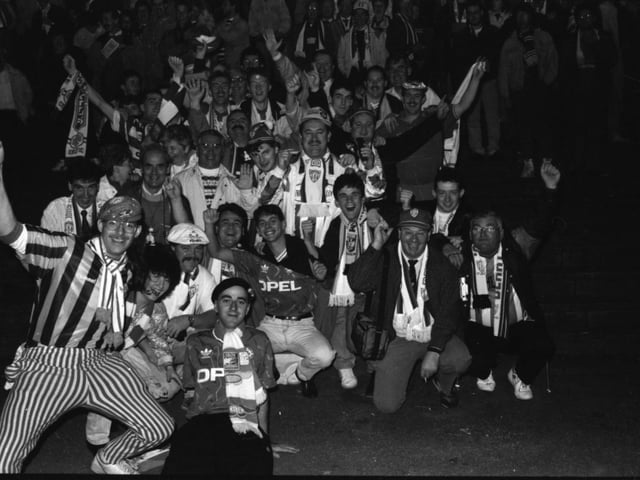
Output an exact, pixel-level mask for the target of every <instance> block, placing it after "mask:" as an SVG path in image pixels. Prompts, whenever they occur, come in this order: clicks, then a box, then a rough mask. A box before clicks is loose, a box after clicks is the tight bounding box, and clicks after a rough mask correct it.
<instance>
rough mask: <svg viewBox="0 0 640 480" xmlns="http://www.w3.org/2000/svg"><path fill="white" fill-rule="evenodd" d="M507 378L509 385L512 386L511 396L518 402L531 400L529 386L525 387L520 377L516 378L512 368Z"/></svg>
mask: <svg viewBox="0 0 640 480" xmlns="http://www.w3.org/2000/svg"><path fill="white" fill-rule="evenodd" d="M507 378H508V379H509V381H510V382H511V385H513V394H514V395H515V396H516V398H517V399H518V400H531V399H532V398H533V392H532V391H531V386H530V385H525V384H524V383H523V382H522V380H520V377H518V374H517V373H516V371H515V369H513V368H512V369H511V370H509V373H508V374H507Z"/></svg>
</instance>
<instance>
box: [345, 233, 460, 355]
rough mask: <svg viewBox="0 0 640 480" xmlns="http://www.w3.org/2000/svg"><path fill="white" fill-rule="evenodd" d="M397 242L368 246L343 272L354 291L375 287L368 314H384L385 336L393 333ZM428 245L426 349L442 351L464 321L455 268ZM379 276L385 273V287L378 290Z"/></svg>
mask: <svg viewBox="0 0 640 480" xmlns="http://www.w3.org/2000/svg"><path fill="white" fill-rule="evenodd" d="M397 246H398V244H397V243H395V242H394V243H392V244H391V245H386V246H385V247H384V248H382V249H381V250H376V249H375V248H373V247H369V248H368V249H367V250H366V251H365V252H364V253H363V254H362V255H361V256H360V258H358V260H356V261H355V262H354V263H352V264H351V265H350V267H349V271H348V273H347V278H348V279H349V285H351V288H352V289H353V290H354V291H355V292H368V291H372V290H375V291H376V293H375V294H374V296H373V301H372V306H371V307H372V312H371V313H372V315H373V316H374V317H377V316H378V315H384V323H383V325H384V329H385V330H386V331H387V332H388V334H389V338H390V339H393V338H394V337H395V336H396V333H395V330H394V329H393V315H394V311H395V306H396V300H397V298H398V295H399V293H400V284H401V276H402V268H401V266H400V262H399V261H398V254H397ZM427 248H429V259H428V260H427V292H428V294H429V300H428V301H427V302H426V303H425V309H428V311H429V312H430V313H431V315H433V318H434V323H433V328H432V330H431V341H430V342H429V347H428V349H429V350H430V351H433V352H437V353H442V351H443V350H444V347H445V345H446V344H447V342H448V341H449V339H450V338H451V336H452V335H454V334H460V333H461V331H462V327H463V325H464V323H463V322H462V321H461V320H462V315H461V310H460V308H461V305H462V304H461V301H460V290H459V284H458V277H457V273H456V270H455V268H454V267H453V265H451V263H449V261H448V260H447V259H446V258H445V257H444V256H443V255H442V254H441V253H440V252H439V251H438V250H437V249H435V248H431V247H427ZM384 256H388V265H389V268H388V270H387V271H383V265H384V263H385V261H384ZM383 276H386V277H387V282H386V285H387V288H386V291H384V292H381V291H379V290H380V285H381V281H382V278H383ZM383 296H384V297H385V301H384V311H382V312H380V311H379V310H380V300H381V298H382V297H383Z"/></svg>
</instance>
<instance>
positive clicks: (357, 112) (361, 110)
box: [349, 108, 376, 122]
mask: <svg viewBox="0 0 640 480" xmlns="http://www.w3.org/2000/svg"><path fill="white" fill-rule="evenodd" d="M361 113H365V114H367V115H369V116H370V117H371V118H373V121H374V122H375V121H376V113H375V112H374V111H373V110H370V109H368V108H357V109H355V110H354V111H353V113H352V114H351V115H349V121H352V120H353V119H354V118H355V117H356V115H360V114H361Z"/></svg>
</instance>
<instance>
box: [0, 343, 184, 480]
mask: <svg viewBox="0 0 640 480" xmlns="http://www.w3.org/2000/svg"><path fill="white" fill-rule="evenodd" d="M9 370H11V371H12V375H11V377H12V378H11V380H12V381H13V382H14V386H13V388H12V390H11V392H10V393H9V396H8V397H7V400H6V402H5V404H4V407H3V409H2V415H1V416H0V473H20V470H21V468H22V462H23V461H24V459H25V458H26V457H27V455H28V454H29V453H30V452H31V451H32V450H33V448H34V447H35V446H36V444H37V442H38V439H39V438H40V436H41V435H42V434H43V433H44V431H45V430H46V429H47V428H48V427H49V426H50V425H52V424H53V423H54V422H55V421H56V420H58V418H60V416H62V415H63V414H64V413H66V412H68V411H69V410H72V409H74V408H77V407H82V408H88V409H90V410H94V411H96V412H99V413H100V414H102V415H105V416H108V417H110V418H113V419H115V420H118V421H120V422H122V423H123V424H125V425H126V426H127V427H129V429H128V430H127V431H126V432H125V433H124V434H122V435H121V436H120V437H118V438H116V439H114V440H112V441H111V442H109V443H108V444H107V445H106V446H105V447H104V448H103V449H102V450H100V451H99V452H98V456H99V457H100V460H101V461H103V462H104V463H107V464H113V463H117V462H118V461H120V460H123V459H125V458H128V457H132V456H135V455H137V454H140V453H143V452H144V451H146V450H148V449H150V448H152V447H154V446H156V445H158V444H160V443H162V442H164V441H165V440H166V439H168V438H169V436H170V435H171V433H172V431H173V419H172V418H171V417H170V416H169V415H168V414H167V413H166V412H165V411H164V410H163V409H162V407H161V406H160V405H159V404H158V403H157V402H156V401H155V400H154V399H153V397H152V396H151V395H150V394H149V392H148V391H147V388H146V386H145V383H144V382H143V381H142V379H141V378H140V376H139V375H138V374H137V373H136V372H135V371H134V370H133V368H132V367H131V366H130V365H129V364H128V363H127V362H126V361H124V359H122V357H120V355H118V354H114V353H106V352H104V351H102V350H95V349H81V348H55V347H47V346H36V347H32V348H26V349H24V351H23V352H22V355H21V356H20V357H19V358H16V359H15V360H14V363H13V364H12V365H10V367H8V368H7V371H9Z"/></svg>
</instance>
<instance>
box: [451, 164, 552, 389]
mask: <svg viewBox="0 0 640 480" xmlns="http://www.w3.org/2000/svg"><path fill="white" fill-rule="evenodd" d="M540 176H541V177H542V180H543V182H544V185H545V187H546V191H545V192H544V195H543V196H542V197H541V199H540V205H539V206H538V209H537V210H538V215H537V217H535V218H532V219H528V220H527V221H526V222H525V223H524V225H521V226H518V227H516V228H514V229H511V230H509V229H507V228H506V227H505V225H504V223H503V221H502V218H501V216H500V215H499V214H498V213H496V212H495V211H490V210H489V211H484V212H478V213H476V214H475V215H474V216H473V217H472V218H471V224H470V232H469V238H470V240H471V252H469V254H468V255H467V256H466V257H467V258H466V259H465V263H464V264H463V266H462V268H461V270H460V276H461V279H460V282H461V285H460V291H461V293H462V296H463V301H464V302H465V308H466V312H465V314H466V315H467V318H468V320H469V321H468V322H467V325H466V330H465V342H466V343H467V345H468V347H469V350H470V351H471V353H472V355H473V363H472V364H471V367H470V368H469V373H470V374H471V375H473V376H475V377H477V382H476V385H477V387H478V389H480V390H482V391H484V392H493V391H494V390H495V387H496V381H495V379H494V378H493V372H492V370H493V369H494V368H495V367H496V365H497V356H498V353H501V352H507V353H515V354H516V362H515V365H514V366H513V368H511V369H510V370H509V373H508V374H507V378H508V380H509V382H510V383H511V385H512V386H513V393H514V396H515V397H516V398H517V399H518V400H531V399H532V398H533V391H532V390H531V384H532V383H533V381H534V380H535V378H536V376H537V375H538V374H539V373H540V371H541V370H542V369H543V368H544V365H545V364H546V363H547V362H548V361H549V360H550V359H551V357H552V356H553V354H554V352H555V346H554V343H553V339H552V338H551V336H550V335H549V332H548V331H547V328H546V326H545V322H544V314H543V312H542V309H541V308H540V304H539V303H538V301H537V299H536V297H535V294H534V290H533V278H532V276H531V270H530V266H529V262H530V260H531V258H532V256H533V254H534V253H535V251H536V250H537V248H538V246H539V245H540V243H541V240H542V239H543V238H544V237H545V235H546V234H548V233H549V230H550V225H551V214H552V212H553V207H554V204H555V197H556V194H555V191H556V189H557V187H558V183H559V181H560V171H559V170H558V169H557V168H556V167H555V166H554V165H553V164H551V162H549V161H545V162H543V164H542V167H541V168H540Z"/></svg>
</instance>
